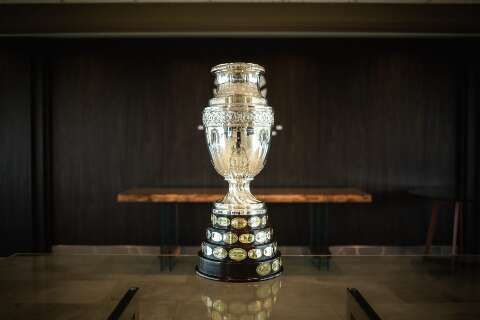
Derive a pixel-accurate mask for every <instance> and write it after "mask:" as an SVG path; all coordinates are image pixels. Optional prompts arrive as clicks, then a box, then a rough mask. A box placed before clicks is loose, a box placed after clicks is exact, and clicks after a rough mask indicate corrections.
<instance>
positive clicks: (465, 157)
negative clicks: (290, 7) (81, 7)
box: [0, 38, 480, 254]
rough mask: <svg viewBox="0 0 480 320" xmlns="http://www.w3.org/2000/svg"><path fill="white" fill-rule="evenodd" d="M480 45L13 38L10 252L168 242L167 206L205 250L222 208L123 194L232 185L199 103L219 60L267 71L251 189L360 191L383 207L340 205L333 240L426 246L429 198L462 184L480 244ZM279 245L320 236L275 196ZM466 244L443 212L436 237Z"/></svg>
mask: <svg viewBox="0 0 480 320" xmlns="http://www.w3.org/2000/svg"><path fill="white" fill-rule="evenodd" d="M479 53H480V52H479V50H478V48H477V43H476V40H468V39H463V40H461V39H399V38H397V39H380V38H379V39H359V38H356V39H348V38H345V39H326V38H323V39H322V38H319V39H267V38H265V39H188V38H182V39H101V40H100V39H97V40H93V39H91V40H88V39H76V40H61V39H57V40H52V39H43V40H42V39H37V40H26V39H24V40H8V41H7V40H2V42H1V43H0V155H1V156H0V179H1V180H0V182H1V184H0V197H1V198H0V199H1V202H0V209H1V212H0V232H1V234H2V237H5V238H6V239H5V240H6V241H1V242H2V250H1V252H0V253H2V254H9V253H12V252H17V251H36V250H40V251H44V250H48V249H49V247H50V245H52V244H96V245H107V244H145V245H157V244H159V241H160V239H161V235H160V234H159V230H160V228H159V226H160V224H161V223H165V222H164V221H162V220H161V213H162V212H175V211H177V212H178V213H179V221H178V222H179V231H180V236H179V241H180V244H185V245H187V244H188V245H197V244H199V243H200V241H201V238H202V236H203V232H204V228H205V227H206V225H207V224H208V222H209V218H208V216H209V211H210V205H207V204H205V205H204V204H198V205H193V204H183V205H179V206H178V207H175V206H174V205H160V204H121V203H117V202H116V200H115V198H116V194H117V193H118V192H120V191H124V190H126V189H129V188H132V187H209V186H223V187H225V188H226V183H225V182H224V181H222V178H221V177H220V176H218V175H217V174H216V173H215V172H214V169H213V167H212V165H211V164H210V160H209V158H208V151H207V148H206V145H205V142H204V138H203V132H201V131H198V130H197V129H196V127H197V125H198V124H200V123H201V111H202V109H203V107H204V106H205V104H206V103H207V101H208V99H209V98H210V97H211V96H212V90H211V89H212V77H211V75H210V73H209V70H210V68H211V67H212V66H213V65H215V64H218V63H222V62H229V61H251V62H256V63H259V64H261V65H263V66H265V68H266V70H267V73H266V76H267V85H268V100H269V103H270V104H271V105H272V106H273V107H274V110H275V122H276V124H282V125H283V127H284V130H283V131H281V132H279V134H278V135H277V136H276V137H274V138H273V145H272V148H271V151H270V153H269V159H268V162H267V166H266V167H265V169H264V170H263V171H262V173H261V174H260V175H259V176H258V177H257V178H256V179H255V181H254V183H253V192H254V193H255V187H258V186H271V187H310V186H311V187H313V186H315V187H320V186H325V187H355V188H361V189H364V190H366V191H368V192H372V193H373V194H374V203H373V204H361V205H360V204H342V205H331V206H330V211H329V230H328V238H329V243H330V244H365V245H419V244H422V243H423V242H424V241H425V233H426V228H427V224H428V219H429V213H430V212H429V210H430V208H429V205H428V201H425V200H424V199H419V198H417V197H413V196H411V195H409V194H408V192H407V191H408V190H410V189H412V188H416V187H424V186H434V187H444V188H451V189H455V190H456V191H457V193H458V194H459V196H460V197H464V198H465V199H467V200H471V202H468V203H467V205H466V218H465V219H466V221H465V223H466V224H467V226H466V235H465V241H466V246H467V251H468V252H477V251H478V250H479V247H480V246H479V243H480V237H479V235H478V234H477V231H476V230H477V229H478V228H479V227H480V219H479V218H478V202H477V201H478V195H479V187H478V186H479V184H478V182H479V174H478V162H479V161H480V160H479V159H480V158H479V157H478V150H479V147H478V141H479V140H478V130H477V127H478V126H477V123H478V121H477V117H478V111H477V108H478V107H479V106H478V88H479V83H480V81H479V80H480V79H479V66H478V58H477V57H478V54H479ZM269 210H270V214H271V215H270V216H271V218H272V221H273V224H274V227H275V228H276V233H277V236H278V238H279V242H280V244H282V245H305V244H307V243H308V241H309V235H308V231H307V230H309V229H308V226H307V225H308V223H309V220H308V208H307V206H306V205H270V206H269ZM450 241H451V214H448V212H443V214H442V216H441V223H440V230H439V232H438V233H437V238H436V243H439V244H445V243H448V242H450Z"/></svg>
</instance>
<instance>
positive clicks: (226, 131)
mask: <svg viewBox="0 0 480 320" xmlns="http://www.w3.org/2000/svg"><path fill="white" fill-rule="evenodd" d="M264 73H265V70H264V68H263V67H261V66H259V65H257V64H253V63H225V64H220V65H217V66H215V67H213V68H212V74H213V75H214V76H215V80H214V89H213V98H212V99H210V101H209V104H208V107H206V108H205V109H204V111H203V126H204V128H205V137H206V140H207V145H208V150H209V151H210V157H211V160H212V163H213V166H214V167H215V170H216V171H217V172H218V173H219V174H220V175H222V176H223V177H224V178H225V180H227V181H228V183H229V190H228V193H227V195H226V196H225V197H224V198H223V199H222V200H220V201H217V202H215V203H214V205H213V210H212V225H211V226H210V227H209V228H208V229H207V232H206V238H207V239H206V241H204V242H203V243H202V250H201V252H200V254H199V255H200V262H199V264H198V265H197V272H198V273H199V274H200V275H202V276H204V277H207V278H211V279H216V280H223V281H258V280H265V279H269V278H272V277H275V276H277V275H279V274H280V272H281V271H282V265H281V263H282V262H281V258H280V252H279V251H278V250H277V244H276V242H275V241H273V230H272V228H271V227H270V224H269V223H268V217H267V209H266V206H265V204H264V203H263V202H261V201H259V200H257V199H256V198H255V196H253V195H252V193H251V192H250V182H251V181H252V180H253V178H254V177H255V176H256V175H257V174H258V173H259V172H260V171H261V170H262V169H263V167H264V165H265V161H266V156H267V152H268V149H269V146H270V139H271V131H272V126H273V110H272V108H271V107H270V106H268V104H267V99H266V93H267V89H266V81H265V76H264Z"/></svg>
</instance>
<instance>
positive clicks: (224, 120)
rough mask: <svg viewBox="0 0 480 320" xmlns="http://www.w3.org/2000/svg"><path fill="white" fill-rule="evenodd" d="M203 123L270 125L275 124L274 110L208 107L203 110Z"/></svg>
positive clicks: (214, 124)
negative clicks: (239, 109)
mask: <svg viewBox="0 0 480 320" xmlns="http://www.w3.org/2000/svg"><path fill="white" fill-rule="evenodd" d="M203 125H204V126H205V127H222V126H229V127H235V126H241V127H253V126H256V127H259V126H265V127H270V126H272V125H273V110H272V108H270V107H257V108H255V109H252V110H251V111H243V110H242V111H233V110H227V109H225V108H217V107H207V108H205V109H204V111H203Z"/></svg>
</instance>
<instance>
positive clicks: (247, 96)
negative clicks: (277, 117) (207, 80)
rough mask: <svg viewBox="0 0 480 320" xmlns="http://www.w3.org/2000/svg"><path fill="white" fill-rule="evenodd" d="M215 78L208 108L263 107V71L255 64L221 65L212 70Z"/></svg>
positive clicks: (265, 91) (264, 98)
mask: <svg viewBox="0 0 480 320" xmlns="http://www.w3.org/2000/svg"><path fill="white" fill-rule="evenodd" d="M211 72H212V74H213V75H214V76H215V81H214V89H213V96H214V97H213V98H212V99H210V103H209V105H210V106H219V105H225V106H232V105H237V106H238V105H263V106H265V105H266V104H267V100H266V93H267V89H266V81H265V75H264V74H265V69H264V68H263V67H262V66H260V65H258V64H255V63H247V62H233V63H222V64H219V65H216V66H214V67H213V68H212V71H211Z"/></svg>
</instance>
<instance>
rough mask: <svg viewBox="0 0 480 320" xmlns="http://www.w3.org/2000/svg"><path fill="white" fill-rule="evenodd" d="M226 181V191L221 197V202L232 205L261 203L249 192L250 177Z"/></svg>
mask: <svg viewBox="0 0 480 320" xmlns="http://www.w3.org/2000/svg"><path fill="white" fill-rule="evenodd" d="M226 180H227V181H228V193H227V195H226V196H225V197H224V198H223V201H222V203H224V204H233V205H249V204H257V203H261V202H260V201H259V200H257V198H255V196H254V195H253V194H252V193H251V192H250V181H252V180H253V179H251V178H243V179H238V178H237V179H226Z"/></svg>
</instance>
